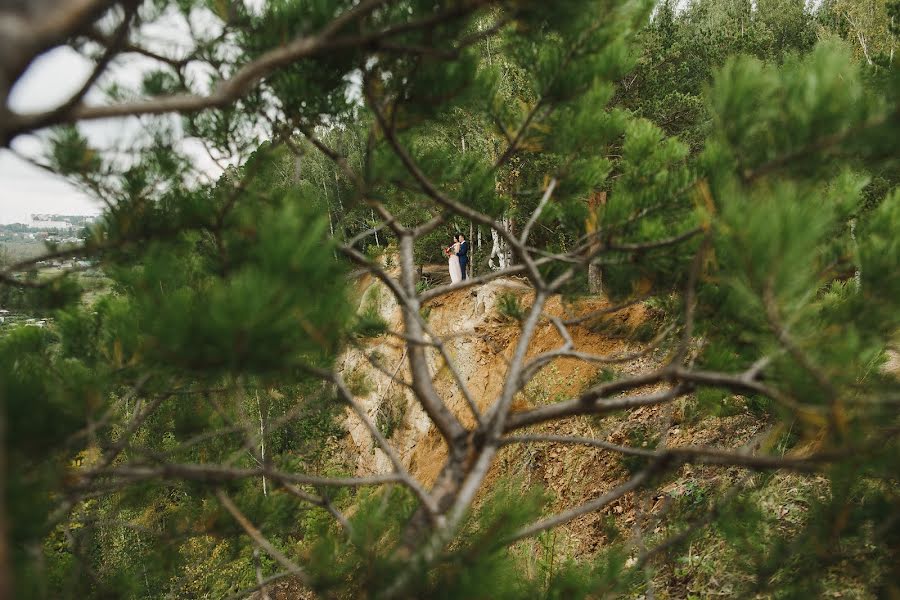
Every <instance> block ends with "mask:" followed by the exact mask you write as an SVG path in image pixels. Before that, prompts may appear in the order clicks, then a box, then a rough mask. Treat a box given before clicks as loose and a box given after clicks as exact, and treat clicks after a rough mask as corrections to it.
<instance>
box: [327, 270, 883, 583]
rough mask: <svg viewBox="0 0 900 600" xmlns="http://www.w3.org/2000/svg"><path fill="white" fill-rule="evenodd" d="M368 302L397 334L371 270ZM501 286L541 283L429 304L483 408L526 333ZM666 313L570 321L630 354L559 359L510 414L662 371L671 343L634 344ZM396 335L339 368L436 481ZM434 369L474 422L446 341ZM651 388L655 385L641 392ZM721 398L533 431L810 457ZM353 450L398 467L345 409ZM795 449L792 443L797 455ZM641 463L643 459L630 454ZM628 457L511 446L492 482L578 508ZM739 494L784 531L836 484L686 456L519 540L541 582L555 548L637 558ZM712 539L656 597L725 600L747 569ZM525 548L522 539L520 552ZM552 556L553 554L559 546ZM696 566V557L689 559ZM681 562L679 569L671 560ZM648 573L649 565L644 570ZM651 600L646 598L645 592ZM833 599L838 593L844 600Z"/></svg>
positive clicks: (581, 336) (637, 309)
mask: <svg viewBox="0 0 900 600" xmlns="http://www.w3.org/2000/svg"><path fill="white" fill-rule="evenodd" d="M358 289H359V310H360V311H363V310H372V309H375V310H377V311H378V313H379V314H380V315H382V317H383V318H384V319H385V320H386V321H387V323H388V326H389V328H390V330H392V331H395V332H398V331H402V329H403V327H402V320H401V314H400V309H399V307H398V306H397V304H396V302H395V301H394V299H393V297H392V296H391V295H390V293H389V292H388V291H387V289H386V288H384V286H383V285H382V284H381V283H380V282H378V281H377V280H376V279H374V278H372V277H364V278H362V279H360V281H359V283H358ZM504 295H512V296H514V297H515V298H517V299H518V300H519V302H520V303H522V304H523V305H527V304H528V303H529V300H530V298H531V291H530V289H529V288H528V286H526V285H525V284H524V283H522V282H521V281H519V280H517V279H498V280H495V281H493V282H491V283H488V284H485V285H481V286H478V287H476V288H475V289H473V290H462V291H456V292H454V293H451V294H448V295H446V296H442V297H440V298H439V299H437V300H435V301H432V302H429V303H428V304H427V305H426V306H425V308H424V309H423V314H425V315H427V321H428V324H429V326H430V328H431V331H432V333H433V334H435V335H436V336H438V337H440V338H442V339H444V340H445V343H446V349H447V352H448V354H449V356H450V357H451V358H452V360H453V362H454V363H455V365H456V368H457V369H458V372H459V374H460V376H461V377H462V379H463V380H464V381H465V382H466V384H467V386H468V387H469V389H470V390H471V392H472V394H473V396H474V399H475V401H476V403H477V405H478V407H479V409H481V410H482V411H483V410H485V409H487V408H488V407H489V406H490V404H491V403H492V402H493V401H494V400H495V398H496V397H497V395H498V394H499V392H500V386H501V385H502V381H503V376H504V373H505V362H506V360H507V359H508V357H509V356H510V355H511V353H512V351H513V347H514V345H515V342H516V340H517V336H518V333H519V327H518V323H516V322H514V321H511V320H510V319H508V318H507V317H504V316H503V315H502V314H501V310H500V307H499V306H498V304H499V303H500V302H501V299H502V298H503V296H504ZM608 306H609V304H608V302H607V301H606V300H604V299H600V298H585V299H581V300H579V301H578V302H576V303H574V304H564V303H563V302H562V301H561V299H560V298H559V297H557V298H554V299H553V300H552V301H551V302H550V303H549V304H548V311H547V314H548V315H550V316H556V317H564V318H572V317H574V316H580V315H587V314H590V313H593V312H595V311H600V310H602V309H604V308H608ZM656 318H657V316H656V315H654V313H653V311H652V310H651V309H650V308H648V307H647V306H645V305H643V304H636V305H633V306H630V307H628V308H624V309H622V310H619V311H617V312H613V313H611V314H608V315H604V316H602V317H599V318H597V319H593V320H587V321H585V322H584V323H582V324H580V325H576V326H573V327H571V328H570V331H571V334H572V338H573V340H574V342H575V346H576V349H577V350H579V351H584V352H590V353H593V354H600V355H604V356H609V357H622V358H623V359H625V360H623V361H622V362H620V363H617V364H613V365H605V366H604V367H601V366H597V365H593V364H587V363H584V362H581V361H578V360H575V359H570V358H563V359H557V360H555V361H554V362H552V363H551V364H550V365H548V366H547V367H545V368H544V369H543V371H542V372H541V373H540V374H539V375H538V376H537V377H536V378H535V379H534V380H533V381H532V382H531V383H530V384H529V385H528V386H527V388H526V389H525V391H524V393H521V394H520V395H519V396H518V398H517V399H516V404H515V405H514V409H516V408H518V409H519V410H521V409H523V408H526V407H533V406H536V405H540V404H547V403H550V402H554V401H559V400H562V399H565V398H568V397H571V396H572V395H574V394H577V393H579V392H581V391H583V390H584V389H586V388H588V387H589V386H591V385H592V384H596V383H598V382H600V381H603V380H604V379H605V378H611V377H613V376H615V375H637V374H640V373H643V372H647V371H649V370H652V369H654V368H656V367H658V366H659V364H660V362H661V360H662V359H664V358H665V353H666V351H665V349H653V348H652V347H647V346H645V345H643V344H641V343H639V342H636V341H633V339H630V338H634V337H635V336H634V333H635V332H636V331H638V332H639V331H640V330H641V325H645V329H647V328H650V326H651V325H658V324H657V323H654V322H653V321H654V319H656ZM401 341H402V340H400V339H399V338H397V337H394V336H390V335H386V336H383V337H380V338H377V339H374V340H372V341H371V342H370V343H368V344H366V345H364V346H363V347H361V348H357V349H353V350H350V351H348V352H347V353H346V354H344V355H343V357H342V358H341V361H340V364H339V369H340V371H341V372H342V373H343V375H344V377H345V378H346V379H347V380H348V382H351V384H352V385H353V386H354V387H355V391H356V392H357V393H358V394H359V397H358V400H359V401H360V402H361V404H362V405H363V406H364V407H365V410H366V411H367V412H368V414H369V416H370V417H371V418H372V419H373V420H374V421H375V422H376V423H378V425H379V428H381V430H382V432H383V433H385V435H386V436H387V437H389V438H390V441H391V442H392V444H393V445H394V447H395V448H396V449H397V450H398V452H399V454H400V456H401V458H402V460H403V462H404V463H405V464H406V465H407V466H408V468H409V469H410V471H411V473H412V475H414V476H416V477H417V478H419V479H420V480H422V481H424V482H425V483H428V484H430V483H432V482H433V481H434V478H435V476H436V475H437V469H438V468H439V467H440V465H441V464H443V460H444V458H445V456H446V447H445V445H444V444H443V443H442V441H441V439H440V437H439V435H438V433H437V431H436V430H435V429H434V428H433V427H431V426H430V422H429V420H428V418H427V416H426V415H425V413H424V411H423V410H422V408H421V407H420V405H419V404H418V403H416V402H414V401H412V399H411V395H410V394H409V392H408V391H406V390H405V389H404V388H403V386H402V385H401V384H399V383H397V382H396V381H394V382H392V380H391V379H392V378H391V376H393V377H400V378H407V377H408V366H407V364H406V361H405V353H404V345H403V344H402V343H401ZM561 344H562V338H561V336H560V335H559V333H558V332H557V329H556V328H555V327H554V326H553V325H552V323H550V322H549V320H547V319H545V320H544V322H542V323H541V325H540V327H539V329H538V331H537V333H536V335H535V337H534V341H533V343H532V345H531V347H530V349H529V356H533V355H535V354H537V353H540V352H545V351H548V350H552V349H554V348H557V347H559V346H560V345H561ZM366 355H369V356H373V355H374V356H375V357H377V360H378V361H379V363H380V364H381V365H382V366H383V367H386V368H382V369H376V368H373V367H372V366H371V364H370V362H369V361H368V360H367V359H366ZM429 356H430V367H431V372H432V373H433V374H434V378H435V381H436V383H437V389H438V391H439V393H440V394H441V395H442V397H444V398H446V399H448V404H449V405H450V407H451V408H452V410H454V411H455V413H456V414H457V415H458V416H459V418H460V419H462V420H463V421H464V422H465V423H466V424H471V423H472V422H473V418H472V416H471V413H470V411H469V410H468V409H467V406H466V403H465V400H464V398H463V396H462V394H461V393H460V392H459V390H458V388H457V386H456V385H455V382H454V379H453V376H452V373H451V372H450V371H449V369H448V368H447V367H446V364H445V362H444V360H443V359H442V358H441V356H440V353H439V352H438V350H436V349H433V350H432V352H431V353H430V355H429ZM637 391H638V392H646V391H650V390H646V389H644V390H637ZM720 404H721V405H720V406H715V407H712V409H710V407H708V406H706V407H704V409H703V410H700V407H699V406H698V399H697V398H696V397H693V396H689V397H686V398H682V399H680V400H678V401H677V402H676V403H675V404H672V405H665V406H645V407H642V408H638V409H636V410H633V411H630V412H625V413H621V414H613V415H610V416H608V417H604V418H600V417H595V418H589V417H584V418H576V419H569V420H567V421H564V422H560V423H556V424H554V425H552V426H544V427H538V428H532V429H533V430H532V431H530V433H533V434H552V435H567V436H583V437H590V438H596V439H600V440H605V441H606V442H609V443H612V444H623V445H632V446H638V447H649V448H654V447H663V446H668V447H683V446H701V445H702V446H707V447H715V448H721V449H737V450H740V451H742V452H747V453H754V452H756V451H758V450H760V449H761V448H762V449H765V450H766V451H768V452H773V451H774V452H779V451H780V453H782V454H785V453H790V454H794V455H797V456H801V455H804V454H806V453H808V451H809V450H810V448H811V446H810V443H809V442H802V441H800V440H799V438H798V436H797V434H796V432H793V431H784V430H782V429H781V428H777V427H774V426H771V425H770V424H769V419H768V416H767V414H766V413H765V412H764V411H762V410H760V409H759V408H758V407H754V406H752V405H748V403H747V402H746V401H745V399H744V398H742V397H740V396H732V397H729V398H727V399H725V400H722V401H720ZM346 423H347V427H348V429H349V431H350V436H349V437H348V445H349V447H348V452H347V456H353V457H358V460H357V462H356V464H355V469H356V474H357V475H360V476H364V475H371V474H375V473H385V472H389V471H391V465H390V462H389V460H388V458H387V457H386V456H385V454H384V453H383V452H382V451H381V450H380V449H378V448H375V446H374V443H373V440H372V438H371V436H370V435H369V434H368V432H367V431H366V428H365V427H364V425H363V424H362V423H361V421H360V420H359V419H358V418H357V417H356V416H355V415H354V414H353V413H352V412H349V411H348V413H347V421H346ZM789 448H790V450H789ZM632 462H633V461H632ZM632 462H629V458H628V457H625V458H623V457H622V456H621V455H619V454H617V453H614V452H609V451H605V450H603V449H600V448H595V447H586V446H577V445H571V444H557V443H545V444H530V445H523V446H516V445H510V446H507V447H505V448H504V449H503V451H502V455H501V456H500V457H499V459H498V461H497V463H496V465H495V467H494V469H493V470H492V472H491V474H490V476H489V479H491V480H493V481H497V480H501V479H503V480H512V481H514V482H516V485H520V486H522V488H523V489H524V488H528V487H533V486H540V487H541V488H543V489H545V490H547V491H549V492H550V493H551V494H552V497H553V501H552V504H551V507H550V508H552V510H553V512H559V511H561V510H565V509H567V508H570V507H573V506H578V505H580V504H582V503H584V502H587V501H589V500H590V499H592V498H596V497H598V496H600V495H602V494H603V493H604V492H606V491H608V490H610V489H612V488H613V487H615V486H616V485H617V484H620V483H622V482H623V481H625V480H626V479H627V477H628V476H629V474H630V469H633V468H635V465H634V464H632ZM738 487H740V488H741V489H752V490H754V491H753V494H754V496H753V497H754V499H755V501H756V502H757V503H758V506H759V507H760V508H761V509H762V510H764V511H768V512H769V513H770V514H771V515H772V517H773V521H772V526H773V527H775V528H777V529H778V531H780V532H782V533H784V532H790V531H794V530H796V529H797V528H799V526H800V525H801V524H802V523H803V522H804V521H805V516H806V509H807V502H806V501H805V498H806V497H808V496H809V495H810V494H815V495H817V496H821V495H822V494H825V493H827V488H826V482H825V479H824V478H819V477H812V478H808V477H800V476H797V475H792V474H777V475H775V476H774V477H769V476H764V475H754V474H752V473H750V474H748V473H747V472H746V471H745V470H743V469H740V468H738V467H728V468H717V467H711V466H706V467H703V466H700V467H696V466H691V465H684V466H682V467H681V469H680V471H678V472H677V475H676V476H674V477H670V478H669V479H667V480H666V481H664V482H661V483H660V484H659V485H658V486H657V487H656V488H655V489H653V488H647V489H645V490H642V491H638V492H637V493H630V494H627V495H625V496H624V497H622V498H621V499H619V500H618V501H616V502H615V503H613V504H611V505H609V506H607V507H606V508H604V509H602V510H600V511H598V512H594V513H590V514H586V515H584V516H581V517H579V518H577V519H575V520H574V521H572V522H570V523H568V524H567V525H565V526H563V527H562V528H561V529H560V530H559V531H557V532H556V533H555V534H553V536H552V542H551V545H552V546H551V548H550V549H548V548H547V547H546V543H547V540H544V539H539V540H535V541H531V542H527V543H523V544H520V550H519V551H521V552H523V553H524V555H525V556H528V557H530V558H531V560H530V561H529V564H530V566H531V572H529V573H528V574H527V575H528V576H529V577H537V576H539V575H540V573H541V569H545V568H546V565H544V564H543V563H542V560H543V557H545V556H549V555H550V554H551V553H552V552H555V553H557V554H558V556H560V557H568V558H576V559H582V560H588V559H590V558H591V557H593V556H595V555H597V554H598V553H599V552H602V551H603V550H604V548H605V547H606V546H607V545H608V543H609V542H611V541H613V540H618V541H621V539H622V537H623V536H625V537H626V538H630V539H631V545H630V547H631V548H632V551H631V556H630V557H629V558H628V560H629V561H630V562H631V563H632V564H633V563H634V562H635V561H636V560H637V559H638V558H639V556H640V555H641V553H642V551H643V550H644V549H645V548H646V547H649V546H651V545H652V543H657V542H659V541H661V540H663V539H665V538H667V537H668V536H670V535H673V534H674V533H675V532H677V531H678V530H679V529H678V528H679V526H682V525H684V523H690V522H691V521H692V520H693V519H695V518H699V517H696V516H697V515H700V514H703V512H704V511H705V510H706V509H709V508H712V507H714V506H716V504H717V503H718V502H720V501H723V500H722V498H725V499H726V500H727V499H730V498H731V497H732V496H734V495H735V494H736V491H737V489H738ZM696 538H697V539H698V541H702V543H701V544H698V545H697V546H694V545H691V546H690V547H689V548H688V551H687V552H686V553H685V556H684V557H682V558H679V559H678V560H676V561H672V560H670V561H667V562H666V565H665V566H663V567H662V568H660V569H657V570H654V571H652V575H648V577H649V579H648V581H651V582H652V588H653V589H655V591H656V593H657V597H663V598H684V597H688V596H689V595H690V594H694V593H699V594H702V596H701V597H714V596H729V595H730V594H731V592H732V591H733V590H734V589H735V586H736V585H737V584H738V583H739V580H741V579H742V578H744V582H746V578H745V576H744V575H743V574H742V573H741V571H740V569H738V568H736V567H735V564H734V562H733V561H735V560H736V557H735V556H733V555H731V554H730V553H729V552H730V551H729V550H727V549H726V545H725V544H724V542H723V541H722V540H721V539H719V538H718V537H717V536H716V535H715V534H713V533H706V534H704V533H701V534H698V535H697V536H696ZM522 546H525V547H524V548H522ZM551 551H552V552H551ZM685 561H686V562H685ZM679 562H681V563H684V566H683V568H682V567H679V568H676V569H673V568H672V567H671V565H673V564H678V563H679ZM648 573H651V572H650V571H648ZM830 576H832V577H834V578H836V583H835V589H839V590H841V592H840V593H843V594H844V595H843V596H842V597H859V598H865V597H869V596H867V595H866V594H865V593H863V592H862V591H861V590H863V589H864V588H865V580H864V579H863V578H861V577H860V576H859V575H858V574H853V573H851V572H848V571H847V570H842V569H841V568H840V567H836V568H835V572H834V574H833V575H830ZM648 597H650V596H648ZM836 597H837V596H836Z"/></svg>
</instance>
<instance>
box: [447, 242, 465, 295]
mask: <svg viewBox="0 0 900 600" xmlns="http://www.w3.org/2000/svg"><path fill="white" fill-rule="evenodd" d="M458 252H459V242H458V241H457V240H456V236H453V244H452V245H451V246H448V247H447V248H445V249H444V256H446V257H447V260H448V266H449V268H450V283H456V282H457V281H460V280H461V279H462V269H460V268H459V257H458V256H457V255H456V254H457V253H458Z"/></svg>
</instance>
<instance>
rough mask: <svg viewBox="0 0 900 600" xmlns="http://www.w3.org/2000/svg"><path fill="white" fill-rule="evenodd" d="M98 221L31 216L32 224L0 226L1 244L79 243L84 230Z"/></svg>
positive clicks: (73, 217)
mask: <svg viewBox="0 0 900 600" xmlns="http://www.w3.org/2000/svg"><path fill="white" fill-rule="evenodd" d="M96 220H97V217H95V216H85V215H49V214H46V215H45V214H41V215H31V222H30V223H8V224H0V243H4V242H20V243H21V242H26V243H27V242H51V243H57V244H66V243H72V244H74V243H78V242H79V241H80V240H81V239H83V237H84V235H83V232H84V229H85V227H88V226H89V225H91V224H92V223H94V222H95V221H96Z"/></svg>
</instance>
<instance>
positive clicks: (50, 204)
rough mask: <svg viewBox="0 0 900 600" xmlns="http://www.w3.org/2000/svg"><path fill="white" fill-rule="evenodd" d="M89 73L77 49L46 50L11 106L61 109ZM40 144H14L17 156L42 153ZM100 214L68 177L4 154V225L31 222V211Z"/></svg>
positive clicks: (0, 199) (0, 183)
mask: <svg viewBox="0 0 900 600" xmlns="http://www.w3.org/2000/svg"><path fill="white" fill-rule="evenodd" d="M90 69H91V66H90V63H88V62H87V61H86V60H85V59H83V58H81V57H79V56H78V55H77V54H76V53H75V52H74V51H73V50H70V49H67V48H58V49H56V50H53V51H51V52H48V53H47V54H45V55H44V56H42V57H40V58H38V60H37V61H35V63H34V65H32V67H31V68H30V69H29V70H28V71H27V72H26V73H25V75H23V76H22V78H21V79H20V80H19V82H18V83H17V84H16V87H15V88H13V91H12V94H11V97H10V105H11V107H12V108H13V109H14V110H16V111H21V112H35V111H41V110H47V109H50V108H53V107H55V106H58V105H59V104H61V103H62V102H63V101H65V99H66V98H68V97H69V96H70V95H71V94H72V93H74V92H75V91H77V90H78V88H79V86H80V85H81V83H82V82H83V81H84V80H85V79H86V78H87V77H88V75H89V74H90ZM107 127H108V125H107ZM41 146H42V145H41V142H40V139H39V138H37V137H36V136H27V137H26V136H22V137H20V138H17V139H16V140H15V141H14V143H13V148H14V149H15V150H16V151H17V152H21V153H24V154H28V155H39V153H40V149H41ZM99 211H100V207H99V205H98V203H97V202H96V201H94V200H92V199H91V198H89V197H87V196H86V195H85V194H83V193H81V192H80V191H79V190H78V189H76V188H75V187H74V186H72V185H71V184H69V183H68V182H66V181H65V180H64V179H62V178H59V177H55V176H52V175H50V174H48V173H46V172H44V171H42V170H40V169H39V168H37V167H34V166H32V165H30V164H29V163H27V162H25V161H23V160H21V159H20V158H18V157H17V156H16V155H15V154H14V153H13V152H11V151H9V150H6V149H3V150H0V223H16V222H18V223H27V222H29V221H30V220H31V217H30V215H31V214H33V213H34V214H42V213H55V214H70V215H88V214H96V213H98V212H99Z"/></svg>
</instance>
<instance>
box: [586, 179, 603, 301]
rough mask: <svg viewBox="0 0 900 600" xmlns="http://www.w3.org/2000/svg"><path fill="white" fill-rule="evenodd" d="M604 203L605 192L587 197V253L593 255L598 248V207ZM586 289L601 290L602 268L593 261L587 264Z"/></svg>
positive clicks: (592, 292) (600, 291)
mask: <svg viewBox="0 0 900 600" xmlns="http://www.w3.org/2000/svg"><path fill="white" fill-rule="evenodd" d="M604 204H606V192H596V193H594V194H591V196H590V198H588V216H587V220H586V221H585V232H586V233H587V234H588V236H590V237H591V240H590V244H589V245H588V253H589V255H590V256H593V255H594V254H596V253H597V252H598V251H599V250H600V239H599V232H600V207H601V206H603V205H604ZM588 291H589V292H590V293H591V294H600V293H602V292H603V270H602V269H601V268H600V265H598V264H595V263H594V262H593V261H592V262H591V263H590V264H589V265H588Z"/></svg>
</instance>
